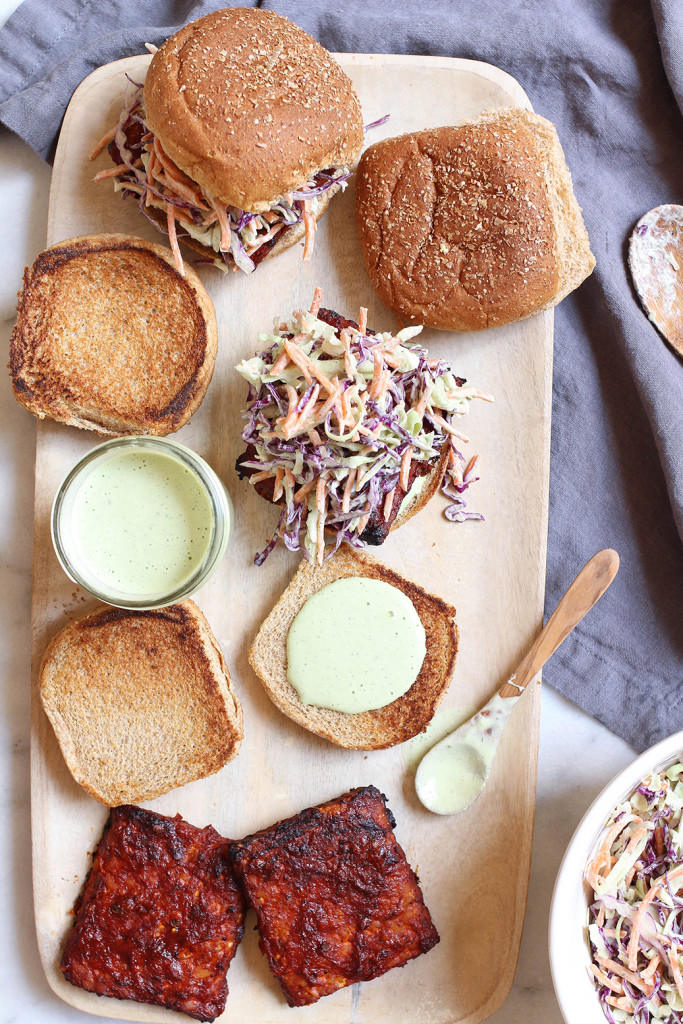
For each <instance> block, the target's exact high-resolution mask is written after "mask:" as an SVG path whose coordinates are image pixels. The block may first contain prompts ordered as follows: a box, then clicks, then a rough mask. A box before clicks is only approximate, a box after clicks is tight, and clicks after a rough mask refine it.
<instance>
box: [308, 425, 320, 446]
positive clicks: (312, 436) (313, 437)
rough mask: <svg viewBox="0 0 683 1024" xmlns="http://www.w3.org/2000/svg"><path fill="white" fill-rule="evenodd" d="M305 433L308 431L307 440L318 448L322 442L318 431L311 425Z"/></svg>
mask: <svg viewBox="0 0 683 1024" xmlns="http://www.w3.org/2000/svg"><path fill="white" fill-rule="evenodd" d="M307 433H308V440H309V441H310V442H311V444H312V445H314V446H315V447H316V448H319V447H320V445H321V444H322V443H323V439H322V437H321V436H320V434H319V433H318V431H317V430H314V429H313V428H312V427H311V429H310V430H309V431H307Z"/></svg>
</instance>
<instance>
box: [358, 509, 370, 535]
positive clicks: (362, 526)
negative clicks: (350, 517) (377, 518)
mask: <svg viewBox="0 0 683 1024" xmlns="http://www.w3.org/2000/svg"><path fill="white" fill-rule="evenodd" d="M369 518H370V513H369V512H366V513H365V515H364V516H361V517H360V519H359V520H358V525H357V526H356V533H358V534H361V533H362V532H363V530H364V529H365V527H366V526H367V525H368V519H369Z"/></svg>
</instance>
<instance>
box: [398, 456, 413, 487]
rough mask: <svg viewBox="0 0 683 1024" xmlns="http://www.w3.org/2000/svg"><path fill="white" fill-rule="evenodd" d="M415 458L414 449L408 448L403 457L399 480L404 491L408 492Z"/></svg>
mask: <svg viewBox="0 0 683 1024" xmlns="http://www.w3.org/2000/svg"><path fill="white" fill-rule="evenodd" d="M412 458H413V449H412V448H406V450H405V451H404V453H403V455H402V456H401V476H400V478H399V480H400V484H401V487H402V488H403V490H404V491H407V490H408V483H409V480H410V463H411V461H412Z"/></svg>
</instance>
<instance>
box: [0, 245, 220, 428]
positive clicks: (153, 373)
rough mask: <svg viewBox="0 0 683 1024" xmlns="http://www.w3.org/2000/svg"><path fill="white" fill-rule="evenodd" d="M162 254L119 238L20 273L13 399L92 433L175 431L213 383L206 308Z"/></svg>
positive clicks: (198, 291)
mask: <svg viewBox="0 0 683 1024" xmlns="http://www.w3.org/2000/svg"><path fill="white" fill-rule="evenodd" d="M185 269H186V277H185V278H182V277H181V276H180V274H179V273H178V271H177V270H176V268H175V264H174V260H173V254H172V253H171V251H170V249H166V248H165V247H164V246H161V245H156V244H153V243H151V242H146V241H145V240H144V239H141V238H135V237H132V236H129V235H122V234H104V235H84V236H81V237H79V238H72V239H68V240H66V241H64V242H59V243H57V244H56V245H53V246H50V248H48V249H45V250H44V251H43V252H42V253H40V255H39V256H38V257H37V259H36V260H35V262H34V264H33V266H32V267H30V268H29V267H27V268H26V270H25V271H24V284H23V288H22V290H21V292H20V293H19V301H18V305H17V309H18V317H17V322H16V325H15V327H14V330H13V332H12V339H11V343H10V364H9V366H10V373H11V377H12V387H13V389H14V394H15V396H16V398H17V400H18V401H19V402H20V403H21V404H22V405H23V406H25V408H27V409H28V410H29V412H32V413H33V414H34V415H35V416H38V417H39V418H40V419H42V418H43V417H45V416H48V417H49V418H50V419H54V420H56V421H57V422H60V423H67V424H70V425H71V426H76V427H82V428H85V429H90V430H95V431H96V432H97V433H99V434H104V435H113V436H120V435H125V434H154V435H159V436H163V435H165V434H168V433H170V432H172V431H175V430H178V429H179V428H180V427H181V426H183V424H184V423H186V422H187V420H188V419H189V418H190V416H191V415H192V414H193V413H194V412H195V411H196V409H197V408H198V407H199V405H200V404H201V402H202V399H203V398H204V395H205V394H206V390H207V388H208V386H209V383H210V381H211V376H212V373H213V367H214V363H215V360H216V352H217V348H218V332H217V327H216V316H215V312H214V309H213V304H212V302H211V299H210V298H209V296H208V294H207V292H206V290H205V289H204V286H203V285H202V283H201V281H200V280H199V278H198V276H197V275H196V273H195V272H194V270H192V268H190V267H186V268H185Z"/></svg>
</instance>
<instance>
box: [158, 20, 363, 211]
mask: <svg viewBox="0 0 683 1024" xmlns="http://www.w3.org/2000/svg"><path fill="white" fill-rule="evenodd" d="M144 103H145V116H146V119H147V123H148V124H149V126H150V128H151V129H152V131H153V132H154V134H155V135H156V136H157V137H158V139H159V141H160V142H161V144H162V146H163V147H164V150H165V151H166V152H167V153H168V155H169V156H170V157H171V159H172V160H173V161H174V162H175V163H176V164H177V165H178V167H180V168H181V170H183V171H184V172H185V173H186V174H187V175H188V176H189V177H190V178H192V179H193V180H194V181H196V182H197V183H198V184H199V185H201V187H202V188H203V189H205V190H206V191H207V192H208V193H209V194H210V195H212V196H214V197H215V198H216V199H220V200H221V202H223V203H225V204H226V205H227V206H236V207H238V208H239V209H241V210H246V211H250V212H255V213H258V212H260V211H262V210H265V209H267V208H268V206H269V205H270V204H271V203H272V202H273V200H274V199H278V198H280V197H281V196H283V195H285V193H287V192H290V191H291V190H292V189H295V188H296V187H297V186H300V185H302V184H304V182H305V181H306V180H307V179H308V178H309V177H310V175H311V174H312V173H314V172H315V171H317V170H321V169H323V168H325V167H332V166H340V165H348V164H350V163H352V162H353V161H354V160H355V159H356V157H357V156H358V154H359V153H360V150H361V147H362V145H363V121H362V115H361V109H360V104H359V102H358V99H357V97H356V95H355V93H354V91H353V86H352V85H351V81H350V79H349V78H348V76H347V75H346V74H345V73H344V72H343V71H342V69H341V67H340V66H339V65H338V64H337V62H336V61H335V60H334V58H333V57H332V56H331V55H330V54H329V53H328V52H327V50H325V49H324V48H323V47H322V46H320V44H319V43H317V42H316V41H315V40H314V39H313V38H312V37H311V36H309V35H308V33H306V32H304V31H303V29H300V28H298V26H296V25H294V24H292V22H290V21H288V20H287V19H286V18H284V17H282V15H279V14H275V13H273V12H272V11H265V10H261V9H259V8H248V9H245V8H242V7H237V8H228V9H226V10H221V11H216V12H214V13H213V14H207V15H206V16H205V17H203V18H199V19H198V20H197V21H193V22H191V23H190V24H189V25H186V26H185V27H184V28H182V29H180V31H179V32H177V33H176V34H175V35H174V36H172V37H171V38H170V39H168V40H167V41H166V42H165V43H164V44H163V46H161V48H160V49H159V51H158V52H157V53H156V54H155V55H154V57H153V59H152V63H151V64H150V67H149V70H148V72H147V78H146V81H145V90H144Z"/></svg>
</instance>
